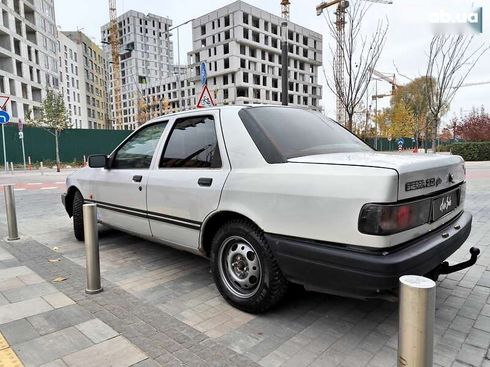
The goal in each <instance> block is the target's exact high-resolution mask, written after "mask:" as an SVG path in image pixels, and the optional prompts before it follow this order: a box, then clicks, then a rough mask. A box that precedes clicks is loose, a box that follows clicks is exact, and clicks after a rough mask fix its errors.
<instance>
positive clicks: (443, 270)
mask: <svg viewBox="0 0 490 367" xmlns="http://www.w3.org/2000/svg"><path fill="white" fill-rule="evenodd" d="M470 254H471V257H470V259H469V260H466V261H463V262H462V263H459V264H454V265H449V262H447V261H444V262H443V263H442V264H440V265H439V266H438V267H437V268H435V269H434V270H432V271H431V272H430V273H428V274H427V275H426V276H427V277H428V278H430V279H432V280H437V278H438V277H439V275H441V274H450V273H454V272H456V271H460V270H463V269H466V268H469V267H470V266H472V265H474V264H475V263H476V260H477V259H478V255H479V254H480V249H479V248H477V247H472V248H470Z"/></svg>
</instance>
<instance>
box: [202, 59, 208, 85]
mask: <svg viewBox="0 0 490 367" xmlns="http://www.w3.org/2000/svg"><path fill="white" fill-rule="evenodd" d="M207 83H208V75H207V72H206V63H205V62H201V84H202V85H205V84H207Z"/></svg>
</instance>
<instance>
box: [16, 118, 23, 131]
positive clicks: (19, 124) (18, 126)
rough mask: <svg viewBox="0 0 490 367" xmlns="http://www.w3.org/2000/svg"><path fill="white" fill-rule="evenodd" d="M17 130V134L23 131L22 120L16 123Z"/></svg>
mask: <svg viewBox="0 0 490 367" xmlns="http://www.w3.org/2000/svg"><path fill="white" fill-rule="evenodd" d="M17 128H18V129H19V132H22V131H24V123H23V122H22V119H19V122H18V123H17Z"/></svg>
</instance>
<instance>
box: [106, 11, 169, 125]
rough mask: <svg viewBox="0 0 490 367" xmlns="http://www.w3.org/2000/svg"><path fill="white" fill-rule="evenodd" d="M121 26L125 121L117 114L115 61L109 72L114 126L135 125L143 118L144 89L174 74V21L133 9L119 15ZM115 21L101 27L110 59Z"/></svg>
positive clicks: (121, 75)
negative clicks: (172, 32) (171, 35)
mask: <svg viewBox="0 0 490 367" xmlns="http://www.w3.org/2000/svg"><path fill="white" fill-rule="evenodd" d="M116 22H117V29H118V35H117V39H118V43H119V50H118V51H119V54H118V56H119V60H120V85H121V106H120V108H121V112H122V114H121V121H118V120H119V119H118V118H117V117H118V116H117V114H116V109H115V107H116V105H117V103H116V102H117V101H116V98H115V97H116V96H115V95H114V91H115V88H114V87H115V85H114V84H115V83H114V81H115V80H114V77H113V72H114V68H113V65H112V63H111V64H110V67H109V73H108V87H109V88H108V90H109V101H110V103H111V106H112V121H113V127H114V128H116V129H134V128H136V127H137V126H138V125H140V124H141V123H142V122H144V121H140V120H141V110H142V108H141V104H142V103H143V94H142V90H143V89H144V88H146V87H147V86H148V85H150V84H155V83H157V84H158V83H160V82H161V81H163V80H164V79H166V78H168V77H169V76H172V75H173V73H174V67H173V57H174V54H173V45H172V42H171V40H170V37H169V28H170V27H171V25H172V21H171V20H170V19H169V18H166V17H161V16H158V15H154V14H147V15H145V14H143V13H141V12H138V11H134V10H130V11H128V12H126V13H124V14H122V15H120V16H119V17H117V19H116ZM110 29H111V23H107V24H105V25H103V26H102V27H101V39H102V43H103V46H104V53H105V57H106V59H107V60H112V58H111V54H112V50H111V45H110V41H111V37H110Z"/></svg>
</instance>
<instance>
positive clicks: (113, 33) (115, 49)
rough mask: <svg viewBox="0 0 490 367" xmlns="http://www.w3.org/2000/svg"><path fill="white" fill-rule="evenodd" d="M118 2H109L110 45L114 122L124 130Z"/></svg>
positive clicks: (111, 0) (117, 127)
mask: <svg viewBox="0 0 490 367" xmlns="http://www.w3.org/2000/svg"><path fill="white" fill-rule="evenodd" d="M116 5H117V4H116V0H109V16H110V21H111V22H110V28H109V44H110V45H111V54H112V84H113V89H112V95H113V97H114V122H115V126H114V127H115V129H116V130H120V129H122V128H123V115H122V98H121V95H122V88H121V63H120V56H119V29H118V25H117V8H116Z"/></svg>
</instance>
